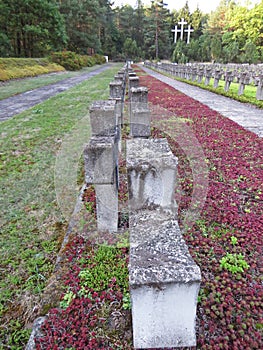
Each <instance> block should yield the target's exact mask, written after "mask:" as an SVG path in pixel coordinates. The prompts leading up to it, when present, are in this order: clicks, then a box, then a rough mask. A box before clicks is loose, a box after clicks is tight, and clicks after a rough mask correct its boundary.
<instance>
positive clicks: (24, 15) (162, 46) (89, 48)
mask: <svg viewBox="0 0 263 350" xmlns="http://www.w3.org/2000/svg"><path fill="white" fill-rule="evenodd" d="M113 4H114V1H109V0H0V56H7V57H8V56H14V57H38V56H43V55H47V54H49V53H50V52H51V51H59V50H63V49H65V50H71V51H75V52H77V53H80V54H93V53H99V54H104V55H108V56H109V58H110V59H115V60H120V59H122V60H124V59H126V58H132V59H134V60H136V59H173V60H175V61H176V62H190V61H211V60H214V61H217V62H230V61H231V62H249V63H256V62H262V61H263V1H261V2H260V3H259V4H257V5H255V6H254V7H253V8H247V7H244V6H241V5H238V4H237V2H235V1H233V0H221V1H220V3H219V6H218V7H217V8H216V9H215V11H213V12H212V13H211V14H204V13H202V11H201V10H200V9H199V8H198V7H197V8H196V9H195V10H194V11H193V13H191V11H190V8H189V5H188V1H186V2H185V5H184V6H183V7H182V8H181V9H179V10H178V11H173V12H170V11H169V9H167V6H166V4H165V1H163V0H159V1H157V0H152V1H151V5H148V6H145V5H144V1H143V0H137V2H136V6H135V8H133V7H131V6H129V5H124V6H121V7H117V8H115V7H114V6H113ZM182 18H184V20H185V21H186V22H187V25H188V24H189V25H190V26H191V28H192V29H193V30H194V31H193V32H192V33H191V40H190V42H189V43H188V44H187V43H186V40H185V38H186V34H185V35H184V38H183V39H184V40H183V41H181V40H180V36H179V38H178V37H177V38H178V40H177V42H176V44H174V36H173V35H174V34H173V33H172V29H173V28H174V26H175V25H178V22H180V20H181V19H182Z"/></svg>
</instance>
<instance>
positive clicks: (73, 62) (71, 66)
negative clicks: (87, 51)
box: [50, 51, 105, 70]
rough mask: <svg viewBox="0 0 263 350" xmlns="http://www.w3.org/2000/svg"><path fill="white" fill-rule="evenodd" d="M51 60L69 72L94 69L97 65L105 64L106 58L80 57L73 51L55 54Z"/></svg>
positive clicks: (99, 56)
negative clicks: (86, 68)
mask: <svg viewBox="0 0 263 350" xmlns="http://www.w3.org/2000/svg"><path fill="white" fill-rule="evenodd" d="M50 59H51V61H52V62H54V63H58V64H60V65H61V66H63V67H64V68H65V69H67V70H79V69H81V68H83V67H92V66H95V64H103V63H105V58H104V56H101V55H97V54H96V55H94V56H88V55H79V54H77V53H75V52H72V51H60V52H53V53H52V54H51V57H50Z"/></svg>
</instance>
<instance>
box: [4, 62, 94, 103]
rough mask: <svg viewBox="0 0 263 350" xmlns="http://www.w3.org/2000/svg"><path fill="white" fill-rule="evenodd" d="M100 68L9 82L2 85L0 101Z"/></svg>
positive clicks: (88, 68)
mask: <svg viewBox="0 0 263 350" xmlns="http://www.w3.org/2000/svg"><path fill="white" fill-rule="evenodd" d="M98 67H99V66H98V65H96V66H93V67H87V68H83V69H82V70H80V71H74V72H73V71H71V72H69V71H62V72H56V73H51V74H43V75H40V76H38V77H34V78H24V79H23V80H22V79H14V80H9V81H7V82H4V83H2V84H0V100H3V99H5V98H8V97H11V96H14V95H17V94H20V93H22V92H25V91H29V90H33V89H36V88H39V87H42V86H45V85H48V84H53V83H56V82H58V81H61V80H63V79H66V78H71V77H75V76H77V75H80V74H83V73H88V72H91V71H93V70H95V69H97V68H98Z"/></svg>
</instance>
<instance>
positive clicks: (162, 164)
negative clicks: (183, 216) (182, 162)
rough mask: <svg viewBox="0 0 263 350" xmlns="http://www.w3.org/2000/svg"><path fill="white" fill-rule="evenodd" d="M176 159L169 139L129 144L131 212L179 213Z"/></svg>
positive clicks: (128, 167)
mask: <svg viewBox="0 0 263 350" xmlns="http://www.w3.org/2000/svg"><path fill="white" fill-rule="evenodd" d="M177 163H178V162H177V158H176V157H175V156H174V155H173V154H172V152H171V150H170V147H169V145H168V142H167V140H166V139H140V138H136V139H133V140H128V141H127V171H128V180H129V181H128V182H129V199H130V206H131V209H134V210H137V209H143V208H144V209H145V208H153V207H161V208H162V209H163V210H166V211H170V212H173V213H174V214H176V213H177V205H176V202H175V199H174V191H175V184H176V171H177Z"/></svg>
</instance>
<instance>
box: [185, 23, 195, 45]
mask: <svg viewBox="0 0 263 350" xmlns="http://www.w3.org/2000/svg"><path fill="white" fill-rule="evenodd" d="M184 31H185V32H186V33H187V44H189V43H190V34H191V33H192V32H193V31H194V30H193V29H191V26H190V24H188V28H187V29H185V30H184Z"/></svg>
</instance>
